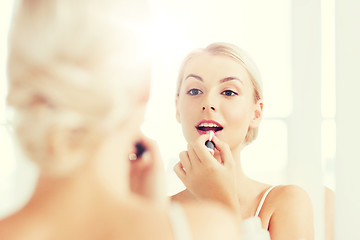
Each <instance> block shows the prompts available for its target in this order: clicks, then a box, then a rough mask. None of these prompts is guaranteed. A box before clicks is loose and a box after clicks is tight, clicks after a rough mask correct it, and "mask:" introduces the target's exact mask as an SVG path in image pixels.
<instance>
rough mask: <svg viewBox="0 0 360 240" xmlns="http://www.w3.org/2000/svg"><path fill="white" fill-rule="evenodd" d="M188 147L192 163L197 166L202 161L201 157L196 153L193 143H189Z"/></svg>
mask: <svg viewBox="0 0 360 240" xmlns="http://www.w3.org/2000/svg"><path fill="white" fill-rule="evenodd" d="M187 148H188V151H187V152H188V156H189V160H190V163H191V164H193V165H195V166H196V165H197V164H199V163H201V159H200V158H199V157H198V156H197V155H196V153H195V151H194V147H193V146H192V144H188V146H187Z"/></svg>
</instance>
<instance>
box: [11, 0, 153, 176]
mask: <svg viewBox="0 0 360 240" xmlns="http://www.w3.org/2000/svg"><path fill="white" fill-rule="evenodd" d="M147 17H148V12H147V6H146V4H145V2H144V1H142V0H140V1H131V0H129V1H117V0H102V1H98V0H23V1H20V3H19V5H18V6H17V8H16V11H15V14H14V18H13V23H12V26H11V32H10V39H9V56H8V79H9V93H8V98H7V102H8V105H9V106H11V107H12V108H14V110H15V116H16V118H15V120H16V122H15V123H16V125H15V129H16V132H17V135H18V138H19V140H20V142H21V144H22V146H23V148H24V150H25V152H26V153H27V154H28V155H29V157H30V158H31V159H33V160H34V161H36V162H37V163H38V164H39V166H40V167H41V168H43V169H47V170H49V171H51V172H54V173H63V172H67V171H69V170H70V169H73V168H74V167H75V166H77V165H79V164H81V160H82V159H86V157H84V154H85V151H84V149H85V147H86V148H87V149H91V146H95V145H96V144H97V141H101V139H100V138H99V136H101V133H102V132H104V131H106V129H108V128H111V127H112V126H113V125H115V124H120V123H121V121H123V120H124V118H126V116H127V115H128V111H129V110H130V109H131V107H132V106H131V99H129V98H128V97H129V89H131V88H132V87H134V86H136V85H138V84H139V83H140V81H141V80H144V78H146V77H147V76H146V75H145V74H146V73H145V70H146V69H145V68H146V66H145V64H146V63H145V55H144V53H145V52H146V51H145V47H146V42H145V40H144V38H143V36H141V33H142V27H143V26H144V23H145V21H146V19H147ZM50 138H53V139H54V138H55V139H57V138H59V139H60V138H61V139H65V141H66V142H67V147H68V148H69V149H72V150H73V151H74V156H77V155H78V156H79V157H78V158H76V157H74V159H75V160H73V161H66V162H61V161H60V159H59V158H56V154H55V153H54V149H53V146H49V139H50Z"/></svg>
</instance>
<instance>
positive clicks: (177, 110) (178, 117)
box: [175, 96, 181, 123]
mask: <svg viewBox="0 0 360 240" xmlns="http://www.w3.org/2000/svg"><path fill="white" fill-rule="evenodd" d="M175 105H176V120H177V121H178V123H181V120H180V112H179V96H176V99H175Z"/></svg>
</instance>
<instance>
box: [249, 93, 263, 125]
mask: <svg viewBox="0 0 360 240" xmlns="http://www.w3.org/2000/svg"><path fill="white" fill-rule="evenodd" d="M262 114H263V101H262V99H259V100H258V101H257V102H256V104H255V107H254V115H253V119H252V120H251V122H250V127H251V128H257V127H259V125H260V122H261V119H262Z"/></svg>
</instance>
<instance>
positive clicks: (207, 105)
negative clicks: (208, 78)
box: [202, 94, 217, 112]
mask: <svg viewBox="0 0 360 240" xmlns="http://www.w3.org/2000/svg"><path fill="white" fill-rule="evenodd" d="M216 109H217V107H216V104H215V98H214V97H212V96H211V94H207V96H206V98H205V99H204V102H203V105H202V111H203V112H204V111H214V112H215V111H216Z"/></svg>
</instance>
